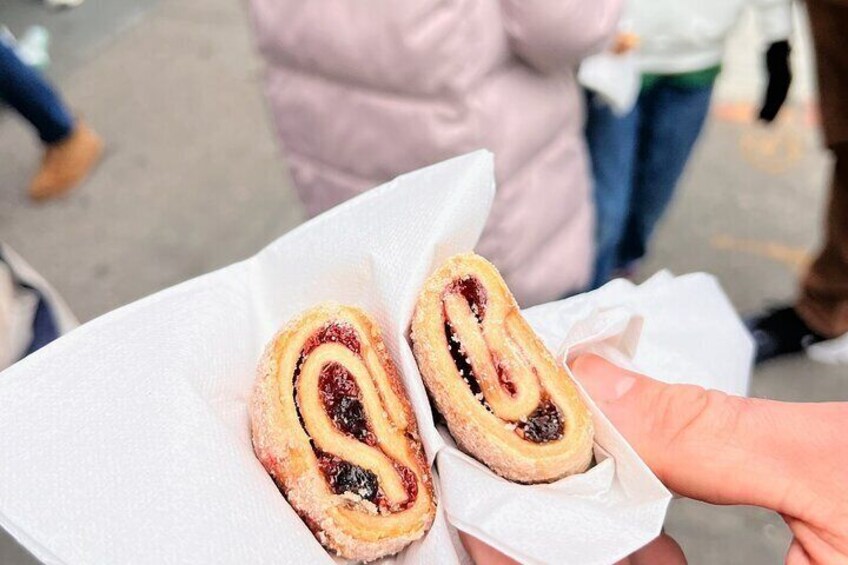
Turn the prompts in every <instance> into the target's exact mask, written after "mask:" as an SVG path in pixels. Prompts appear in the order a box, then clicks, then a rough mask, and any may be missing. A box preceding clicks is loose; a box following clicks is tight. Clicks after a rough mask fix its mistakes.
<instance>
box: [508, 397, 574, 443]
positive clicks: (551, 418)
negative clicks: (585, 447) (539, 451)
mask: <svg viewBox="0 0 848 565" xmlns="http://www.w3.org/2000/svg"><path fill="white" fill-rule="evenodd" d="M519 429H520V430H521V431H522V432H523V434H524V439H526V440H528V441H532V442H533V443H547V442H549V441H556V440H558V439H560V438H561V437H562V435H563V432H564V431H565V423H564V422H563V421H562V416H561V415H560V413H559V410H557V407H556V406H554V405H553V403H551V401H550V400H543V401H542V403H541V404H539V406H538V408H536V409H535V410H534V411H533V413H532V414H530V416H529V417H528V418H527V421H526V422H524V423H522V425H521V427H520V428H519Z"/></svg>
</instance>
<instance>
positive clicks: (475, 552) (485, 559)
mask: <svg viewBox="0 0 848 565" xmlns="http://www.w3.org/2000/svg"><path fill="white" fill-rule="evenodd" d="M459 539H460V540H462V545H463V546H464V547H465V551H467V552H468V555H470V556H471V559H472V560H473V561H474V563H478V564H481V565H482V564H486V565H518V561H515V560H513V559H511V558H509V557H507V556H506V555H504V554H503V553H501V552H500V551H498V550H496V549H495V548H493V547H490V546H488V545H486V544H485V543H483V542H482V541H480V540H478V539H477V538H475V537H473V536H471V535H469V534H466V533H465V532H463V531H461V530H460V532H459Z"/></svg>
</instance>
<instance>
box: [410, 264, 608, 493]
mask: <svg viewBox="0 0 848 565" xmlns="http://www.w3.org/2000/svg"><path fill="white" fill-rule="evenodd" d="M412 343H413V349H414V352H415V358H416V360H417V361H418V368H419V369H420V371H421V374H422V375H423V377H424V383H425V384H426V386H427V389H428V390H429V392H430V395H431V396H432V397H433V399H434V400H435V403H436V407H437V408H438V410H439V412H441V413H442V415H443V416H444V417H445V420H447V424H448V428H449V429H450V432H451V434H452V435H453V437H454V439H455V440H456V442H457V444H458V445H459V446H460V447H461V448H462V449H463V450H465V451H467V452H468V453H470V454H471V455H473V456H474V457H476V458H477V459H479V460H480V461H482V462H483V463H485V464H486V465H488V466H489V468H491V469H492V470H493V471H494V472H496V473H497V474H499V475H501V476H502V477H504V478H506V479H509V480H512V481H516V482H520V483H539V482H549V481H553V480H555V479H559V478H561V477H565V476H567V475H571V474H574V473H581V472H583V471H585V470H586V469H587V468H588V467H589V465H590V463H591V461H592V440H593V433H594V432H593V427H592V418H591V415H590V414H589V411H588V409H587V408H586V406H585V405H584V404H583V401H582V400H581V399H580V396H579V393H578V391H577V388H576V386H575V385H574V383H573V382H572V381H571V379H570V378H569V376H568V374H567V373H566V372H565V370H564V369H563V368H562V367H561V366H559V365H558V364H557V363H556V361H555V360H554V359H553V357H552V356H551V354H550V353H549V352H548V350H547V349H545V346H544V345H543V344H542V342H541V341H540V340H539V338H538V337H537V336H536V334H535V333H534V332H533V330H532V329H531V328H530V326H529V325H528V324H527V322H526V321H525V320H524V318H523V317H522V316H521V313H520V312H519V310H518V305H517V304H516V302H515V298H514V297H513V296H512V293H510V291H509V289H508V288H507V286H506V283H505V282H504V280H503V279H502V278H501V276H500V273H498V271H497V269H495V267H494V266H493V265H492V264H491V263H489V262H488V261H486V260H485V259H483V258H482V257H480V256H478V255H475V254H473V253H468V254H464V255H456V256H454V257H451V258H450V259H448V260H447V261H446V262H445V263H444V264H442V265H441V267H439V269H438V270H436V272H434V273H433V274H432V275H431V276H430V277H429V278H428V279H427V281H426V283H425V285H424V290H423V291H422V292H421V295H420V296H419V298H418V303H417V305H416V308H415V315H414V317H413V320H412Z"/></svg>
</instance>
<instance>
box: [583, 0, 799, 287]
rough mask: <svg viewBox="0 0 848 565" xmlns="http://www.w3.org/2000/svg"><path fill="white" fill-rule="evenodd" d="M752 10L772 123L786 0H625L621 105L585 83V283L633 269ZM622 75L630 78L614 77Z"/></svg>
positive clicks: (782, 69)
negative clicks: (590, 243)
mask: <svg viewBox="0 0 848 565" xmlns="http://www.w3.org/2000/svg"><path fill="white" fill-rule="evenodd" d="M748 4H750V5H751V6H753V7H754V8H755V9H756V12H757V18H758V22H759V24H760V31H761V35H762V36H763V38H764V39H765V41H766V42H768V43H769V47H768V49H767V51H766V55H765V59H766V67H767V69H768V72H769V81H768V88H767V92H766V95H765V97H764V102H763V106H762V109H761V111H760V113H759V118H760V119H761V120H763V121H765V122H771V121H772V120H773V119H774V118H775V116H776V115H777V113H778V111H779V109H780V107H781V106H782V104H783V102H784V101H785V100H786V95H787V93H788V91H789V85H790V82H791V73H790V67H789V42H788V38H789V35H790V33H791V30H792V12H791V4H790V1H789V0H714V1H712V2H702V1H698V0H629V2H628V3H627V5H626V9H625V15H624V17H623V19H622V26H621V29H622V31H624V32H626V33H623V34H621V35H620V36H619V37H620V38H622V39H627V38H628V37H630V39H629V40H628V41H624V43H625V47H626V48H625V49H622V48H621V43H622V42H623V41H622V40H621V39H620V40H619V41H617V42H616V46H615V47H614V50H619V51H622V52H627V51H629V48H631V47H635V50H634V56H635V60H636V61H635V62H636V64H635V67H634V68H635V69H637V70H638V71H639V72H641V84H640V87H639V90H638V93H637V95H636V96H635V99H634V101H633V103H632V105H631V107H629V108H627V109H618V111H616V109H614V108H612V107H611V106H610V104H608V102H607V101H606V100H604V99H603V98H601V97H600V96H599V95H598V94H597V93H595V92H592V91H591V90H590V91H587V94H586V106H587V114H588V115H587V122H586V139H587V142H588V145H589V151H590V154H591V159H592V170H593V176H594V180H595V193H594V194H595V203H596V208H597V216H598V219H597V258H596V263H595V274H594V279H593V287H598V286H601V285H603V284H604V283H606V282H607V281H609V280H610V279H611V278H614V277H615V276H625V277H629V276H632V275H633V274H634V272H635V269H636V267H637V265H638V262H639V260H640V259H641V258H642V257H643V256H644V255H645V253H646V252H647V248H648V243H649V240H650V238H651V235H652V233H653V231H654V227H655V226H656V224H657V222H658V220H659V219H660V217H661V216H662V214H663V212H664V211H665V210H666V208H667V206H668V204H669V202H670V201H671V198H672V195H673V193H674V189H675V186H676V185H677V182H678V180H679V179H680V176H681V174H682V173H683V170H684V167H685V166H686V162H687V161H688V159H689V156H690V154H691V152H692V148H693V147H694V145H695V142H696V141H697V139H698V136H699V135H700V133H701V130H702V127H703V125H704V120H705V119H706V117H707V112H708V110H709V106H710V97H711V94H712V90H713V84H714V82H715V79H716V77H717V76H718V74H719V72H720V70H721V60H722V57H723V53H724V46H725V41H726V39H727V37H728V35H729V34H730V32H731V31H732V29H733V27H734V24H735V23H736V22H737V20H738V19H739V16H740V15H741V12H742V10H743V8H744V7H745V6H746V5H748ZM621 80H622V81H630V80H631V77H629V76H622V77H621Z"/></svg>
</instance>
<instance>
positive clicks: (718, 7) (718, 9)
mask: <svg viewBox="0 0 848 565" xmlns="http://www.w3.org/2000/svg"><path fill="white" fill-rule="evenodd" d="M746 4H747V2H746V0H630V1H629V2H628V4H627V7H626V8H625V14H624V16H623V17H622V27H623V28H624V29H627V30H628V31H632V32H633V33H635V34H636V35H637V36H638V37H639V46H638V56H639V59H640V61H641V62H642V66H643V68H644V69H645V70H646V71H648V72H654V73H678V72H689V71H697V70H701V69H704V68H707V67H710V66H714V65H716V64H718V63H719V62H720V60H721V56H722V53H723V50H724V43H725V41H726V39H727V36H728V35H729V34H730V32H731V31H732V29H733V27H734V25H735V24H736V22H737V21H738V19H739V17H740V14H741V12H742V10H743V8H744V7H745V6H746Z"/></svg>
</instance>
